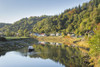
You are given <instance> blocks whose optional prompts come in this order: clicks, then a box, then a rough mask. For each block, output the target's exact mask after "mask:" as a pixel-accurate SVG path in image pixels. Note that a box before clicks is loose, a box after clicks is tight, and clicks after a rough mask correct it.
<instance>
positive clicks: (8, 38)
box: [5, 37, 29, 40]
mask: <svg viewBox="0 0 100 67" xmlns="http://www.w3.org/2000/svg"><path fill="white" fill-rule="evenodd" d="M5 38H6V39H7V40H11V39H21V38H23V39H24V38H29V37H5Z"/></svg>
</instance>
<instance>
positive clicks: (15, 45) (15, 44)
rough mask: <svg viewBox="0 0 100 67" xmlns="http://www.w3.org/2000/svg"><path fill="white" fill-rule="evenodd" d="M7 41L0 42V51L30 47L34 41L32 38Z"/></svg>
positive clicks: (10, 38)
mask: <svg viewBox="0 0 100 67" xmlns="http://www.w3.org/2000/svg"><path fill="white" fill-rule="evenodd" d="M6 39H7V41H4V42H3V41H0V51H9V50H16V49H19V48H23V47H25V46H29V45H32V44H33V43H34V42H35V41H37V40H35V39H34V38H22V37H21V38H20V37H9V38H6Z"/></svg>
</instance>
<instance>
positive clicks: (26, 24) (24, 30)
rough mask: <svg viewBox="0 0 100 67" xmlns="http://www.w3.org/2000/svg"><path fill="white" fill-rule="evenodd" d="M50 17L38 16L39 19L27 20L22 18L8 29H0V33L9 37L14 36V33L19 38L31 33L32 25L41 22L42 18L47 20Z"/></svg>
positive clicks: (31, 18) (30, 18)
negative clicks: (18, 35)
mask: <svg viewBox="0 0 100 67" xmlns="http://www.w3.org/2000/svg"><path fill="white" fill-rule="evenodd" d="M49 17H50V16H46V15H43V16H40V17H36V16H34V17H29V18H22V19H20V20H19V21H16V22H15V23H14V24H12V25H11V26H9V27H5V28H1V29H0V31H2V32H5V34H9V33H10V34H9V35H15V34H16V33H19V34H20V36H23V35H24V34H29V32H31V31H32V29H33V26H34V24H36V23H37V22H39V21H41V20H42V19H44V18H49ZM9 35H7V36H9Z"/></svg>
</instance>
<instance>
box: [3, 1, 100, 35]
mask: <svg viewBox="0 0 100 67" xmlns="http://www.w3.org/2000/svg"><path fill="white" fill-rule="evenodd" d="M98 23H100V0H90V2H89V3H83V5H82V6H80V5H79V6H77V7H75V8H72V9H67V10H65V11H64V12H63V13H61V14H60V15H55V16H41V17H29V18H23V19H21V20H19V21H16V22H15V23H14V24H12V25H11V26H9V27H8V28H5V29H6V30H3V29H2V30H3V31H6V32H13V33H19V34H20V36H23V35H28V34H29V33H30V32H36V33H47V34H48V33H55V32H60V33H64V34H66V33H75V34H76V35H85V33H86V32H87V31H95V30H96V28H97V25H98ZM26 33H27V34H26Z"/></svg>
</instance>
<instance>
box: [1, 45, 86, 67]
mask: <svg viewBox="0 0 100 67" xmlns="http://www.w3.org/2000/svg"><path fill="white" fill-rule="evenodd" d="M33 47H34V48H35V51H32V52H28V50H27V47H25V48H22V49H19V50H16V51H6V52H3V53H0V54H1V56H0V67H88V64H86V63H84V60H85V59H86V58H83V57H84V56H83V55H84V54H83V53H82V51H80V49H79V48H78V47H65V46H63V45H61V44H60V46H57V45H56V46H52V45H42V44H40V45H33Z"/></svg>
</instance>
